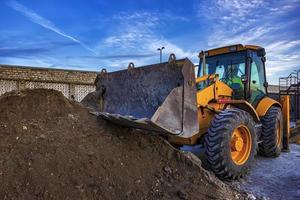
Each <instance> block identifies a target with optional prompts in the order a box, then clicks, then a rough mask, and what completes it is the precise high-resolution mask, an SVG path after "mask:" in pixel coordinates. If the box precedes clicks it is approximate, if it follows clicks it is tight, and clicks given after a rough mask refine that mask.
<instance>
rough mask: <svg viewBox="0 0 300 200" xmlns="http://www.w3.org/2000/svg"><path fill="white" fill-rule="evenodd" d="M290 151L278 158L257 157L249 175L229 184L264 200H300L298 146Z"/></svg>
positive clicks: (293, 145) (299, 148)
mask: <svg viewBox="0 0 300 200" xmlns="http://www.w3.org/2000/svg"><path fill="white" fill-rule="evenodd" d="M290 150H291V151H290V152H282V153H281V155H280V156H279V157H278V158H264V157H260V156H259V157H257V158H256V163H255V165H254V166H253V168H252V170H251V174H249V175H248V176H247V177H246V178H245V179H243V180H241V181H239V182H238V181H236V182H232V183H231V184H232V185H233V186H236V187H239V188H240V189H241V190H244V191H246V192H247V193H251V194H254V195H255V196H259V197H263V198H265V199H271V200H279V199H282V200H296V199H297V200H300V145H296V144H291V145H290Z"/></svg>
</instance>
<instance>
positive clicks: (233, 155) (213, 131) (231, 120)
mask: <svg viewBox="0 0 300 200" xmlns="http://www.w3.org/2000/svg"><path fill="white" fill-rule="evenodd" d="M256 149H257V138H256V132H255V122H254V121H253V118H252V116H251V115H250V114H249V113H247V112H245V111H243V110H240V109H226V110H224V111H222V112H221V113H219V114H218V115H216V116H215V117H214V119H213V120H212V122H211V126H210V128H209V129H208V133H207V134H206V136H205V156H206V160H207V164H208V167H209V168H210V169H211V170H212V171H213V172H214V173H215V174H216V175H217V176H218V177H219V178H221V179H238V178H241V177H242V176H244V175H245V174H246V173H247V172H248V171H249V169H250V167H251V164H252V163H253V159H254V156H255V154H256Z"/></svg>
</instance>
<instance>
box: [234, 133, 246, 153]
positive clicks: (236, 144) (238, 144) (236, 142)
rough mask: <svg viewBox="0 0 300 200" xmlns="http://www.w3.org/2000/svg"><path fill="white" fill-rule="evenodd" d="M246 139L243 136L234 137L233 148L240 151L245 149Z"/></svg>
mask: <svg viewBox="0 0 300 200" xmlns="http://www.w3.org/2000/svg"><path fill="white" fill-rule="evenodd" d="M243 145H244V141H243V138H240V137H235V138H234V139H233V144H231V149H232V150H233V151H238V152H240V151H241V150H242V149H243Z"/></svg>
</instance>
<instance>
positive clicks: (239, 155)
mask: <svg viewBox="0 0 300 200" xmlns="http://www.w3.org/2000/svg"><path fill="white" fill-rule="evenodd" d="M230 147H231V159H232V161H233V162H234V163H235V164H237V165H242V164H244V163H245V162H247V160H248V159H249V156H250V153H251V148H252V138H251V133H250V131H249V129H248V128H247V127H246V126H245V125H240V126H238V127H237V128H235V129H234V131H233V134H232V136H231V141H230Z"/></svg>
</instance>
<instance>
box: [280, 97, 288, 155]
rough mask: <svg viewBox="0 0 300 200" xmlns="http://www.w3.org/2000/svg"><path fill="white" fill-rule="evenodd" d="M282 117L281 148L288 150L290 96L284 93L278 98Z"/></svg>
mask: <svg viewBox="0 0 300 200" xmlns="http://www.w3.org/2000/svg"><path fill="white" fill-rule="evenodd" d="M280 101H281V105H282V117H283V150H289V138H290V96H289V95H284V96H282V97H281V99H280Z"/></svg>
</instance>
